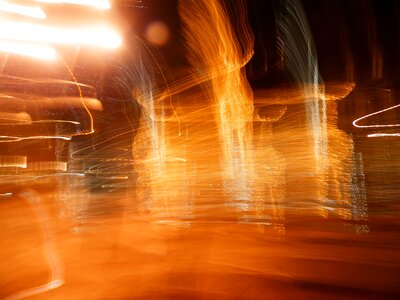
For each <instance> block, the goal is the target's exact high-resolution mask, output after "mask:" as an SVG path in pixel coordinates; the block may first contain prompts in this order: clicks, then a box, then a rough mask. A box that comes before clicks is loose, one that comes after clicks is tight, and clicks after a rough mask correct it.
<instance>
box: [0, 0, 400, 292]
mask: <svg viewBox="0 0 400 300" xmlns="http://www.w3.org/2000/svg"><path fill="white" fill-rule="evenodd" d="M116 2H117V1H115V3H116ZM113 3H114V2H113V1H83V0H71V1H67V0H60V1H58V0H54V1H53V0H37V1H26V2H24V1H21V2H19V1H15V3H14V1H0V10H1V11H2V12H3V13H5V15H4V16H5V17H4V16H3V15H0V25H2V24H3V25H4V26H1V28H0V51H2V52H3V53H2V56H1V57H0V58H1V60H0V63H1V64H0V71H1V74H0V228H1V230H0V242H1V247H0V257H2V258H3V259H2V260H1V262H0V298H5V299H25V298H26V299H109V298H110V299H294V298H298V299H386V298H394V299H395V298H396V296H398V295H399V294H400V286H399V284H398V283H399V278H400V277H399V275H398V274H399V272H400V256H399V249H400V239H399V232H400V231H399V221H398V212H399V205H398V203H397V202H398V201H397V197H398V195H399V178H400V172H399V169H398V163H399V160H400V155H399V154H400V149H399V143H398V141H397V138H398V135H399V133H398V132H397V131H396V130H397V129H398V127H399V124H400V123H399V120H398V116H397V114H396V109H397V108H398V107H399V105H398V104H396V99H397V97H398V95H397V94H396V91H395V90H393V91H392V90H391V89H386V88H381V87H379V86H378V87H373V88H365V87H360V85H359V83H357V84H356V83H355V81H353V80H350V79H351V78H347V80H337V81H333V80H332V81H326V82H324V81H323V80H322V76H321V74H320V72H319V68H318V59H317V56H316V50H315V47H314V44H313V39H312V37H311V30H310V29H309V28H308V25H307V18H306V14H305V13H304V11H303V9H302V7H301V4H300V2H298V1H297V0H288V1H287V3H288V7H286V8H285V9H286V10H282V11H280V14H279V13H278V14H277V15H278V18H277V22H278V23H277V31H278V42H279V47H280V48H279V51H280V52H279V54H280V55H281V57H280V61H279V64H281V65H282V66H281V67H282V68H286V69H285V70H286V72H287V73H285V75H288V77H290V78H291V81H290V80H288V81H283V83H282V84H276V85H266V86H269V87H263V88H251V86H250V79H249V78H248V77H247V70H246V66H247V65H248V64H249V63H250V61H251V59H252V57H253V55H254V49H255V46H254V39H255V36H254V35H253V33H252V32H251V29H250V25H249V22H248V21H249V20H248V19H247V14H246V12H247V7H246V2H245V1H239V0H238V1H234V2H232V3H234V4H235V5H232V6H229V5H227V6H226V5H223V4H222V3H223V2H221V1H217V0H198V1H189V0H181V1H178V5H177V8H176V12H177V17H179V22H180V23H179V26H180V31H181V33H182V38H183V40H184V41H183V44H184V49H185V51H186V52H185V55H186V60H187V61H186V62H185V66H179V67H177V66H168V65H167V64H166V63H165V62H164V61H163V59H162V58H160V54H159V52H158V51H157V50H156V48H155V47H164V46H165V47H166V46H167V45H168V43H170V42H171V41H172V40H173V38H174V31H173V28H172V27H168V26H167V25H166V23H163V22H162V21H157V20H156V19H154V20H152V21H151V23H150V24H149V25H148V26H147V27H146V29H145V30H144V31H145V33H144V35H143V37H142V36H139V35H134V34H132V36H129V33H127V34H126V36H124V38H123V37H122V36H120V35H119V34H117V33H116V31H115V32H114V31H112V30H111V29H110V28H114V27H113V26H114V25H110V26H109V27H108V26H107V27H103V25H101V26H100V25H96V24H104V23H102V22H98V20H95V21H93V20H91V19H90V18H88V19H86V18H83V19H84V21H82V20H81V19H82V16H86V15H85V13H79V10H80V9H85V10H87V12H90V13H91V14H92V13H93V14H94V15H95V16H96V18H98V19H102V17H99V16H98V15H97V14H104V15H101V16H105V17H104V18H107V17H106V14H108V13H109V12H110V10H111V11H112V8H111V4H113ZM285 3H286V2H285ZM57 5H59V6H57ZM64 5H65V6H64ZM57 7H58V10H57ZM65 7H67V8H68V9H71V11H75V12H76V19H77V22H76V24H74V25H73V26H72V25H71V22H65V23H64V21H65V20H64V18H65V16H64V17H60V20H57V22H53V21H54V18H53V17H54V16H53V15H52V13H56V15H57V14H59V15H60V16H61V15H62V12H63V9H64V8H65ZM40 8H43V11H42V10H41V9H40ZM40 12H43V13H44V14H45V16H47V13H48V12H51V14H50V13H49V16H50V15H51V20H49V21H47V19H46V18H45V17H43V15H42V14H40ZM16 15H18V16H16ZM27 18H28V19H27ZM35 18H37V19H39V21H38V20H35V21H32V19H35ZM96 18H94V19H96ZM110 19H111V18H110ZM31 22H34V23H35V25H34V26H33V25H32V23H31ZM72 23H74V22H72ZM117 25H118V24H117ZM117 25H115V26H116V27H115V28H118V26H117ZM151 25H153V26H156V27H155V28H154V27H153V29H151V27H150V26H151ZM121 27H123V26H121ZM87 28H90V30H89V29H88V30H86V29H87ZM144 28H145V27H144ZM103 29H104V30H103ZM121 32H122V31H121ZM81 47H82V48H81ZM102 48H107V49H108V50H107V51H106V52H100V51H99V49H102ZM117 48H118V49H117ZM159 49H161V48H159ZM102 51H104V50H102ZM160 51H161V50H160ZM160 53H161V52H160ZM82 57H83V58H84V59H82ZM38 58H40V59H43V58H45V60H37V59H38ZM49 58H52V60H46V59H49ZM82 60H83V61H84V62H83V63H82ZM375 60H377V61H379V59H378V58H376V59H375V58H374V61H375ZM91 64H92V65H96V67H98V68H100V69H102V68H103V69H102V71H104V70H106V71H104V72H103V73H101V76H99V77H100V78H101V80H102V83H103V85H100V84H98V82H96V81H93V83H90V84H86V83H81V82H80V79H82V78H83V79H85V80H88V79H87V77H86V76H87V73H90V72H89V71H90V70H91V69H90V67H89V66H91ZM107 64H109V65H110V66H111V67H110V66H109V68H108V69H107V68H106V67H104V66H105V65H107ZM82 66H83V67H82ZM80 68H83V69H84V71H86V73H85V72H82V69H80ZM85 68H86V69H85ZM169 68H171V69H172V70H171V69H169ZM376 68H378V69H379V65H378V64H377V65H376ZM87 70H89V71H87ZM79 72H81V73H79ZM374 72H375V73H376V74H375V73H374V74H375V75H374V76H380V75H379V73H380V72H379V70H375V69H374ZM169 73H174V74H173V75H174V76H170V74H169ZM90 75H93V74H90ZM172 77H173V79H171V78H172ZM349 77H350V76H349ZM99 80H100V79H99ZM92 84H93V86H92ZM113 89H114V90H113ZM111 90H112V93H114V94H115V95H117V96H115V95H114V94H112V93H111ZM107 92H110V93H111V94H112V97H111V96H109V95H108V94H107ZM107 95H108V96H109V98H107ZM110 99H111V100H110ZM371 99H379V102H377V103H374V105H371ZM107 101H108V102H107ZM110 103H111V104H110ZM121 103H122V104H121ZM135 113H137V114H135Z"/></svg>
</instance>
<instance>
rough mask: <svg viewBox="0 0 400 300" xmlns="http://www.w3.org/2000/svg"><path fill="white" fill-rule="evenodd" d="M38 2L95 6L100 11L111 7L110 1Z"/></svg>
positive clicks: (52, 0)
mask: <svg viewBox="0 0 400 300" xmlns="http://www.w3.org/2000/svg"><path fill="white" fill-rule="evenodd" d="M36 2H44V3H55V4H77V5H85V6H93V7H96V8H100V9H109V8H110V7H111V5H110V2H109V1H108V0H36Z"/></svg>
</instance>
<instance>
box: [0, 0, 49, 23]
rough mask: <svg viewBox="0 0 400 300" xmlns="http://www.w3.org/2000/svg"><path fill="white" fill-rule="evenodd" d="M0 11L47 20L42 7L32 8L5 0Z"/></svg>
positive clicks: (0, 3) (0, 4) (0, 5)
mask: <svg viewBox="0 0 400 300" xmlns="http://www.w3.org/2000/svg"><path fill="white" fill-rule="evenodd" d="M0 11H4V12H8V13H14V14H18V15H23V16H27V17H32V18H36V19H46V14H45V13H44V11H43V10H42V9H41V8H40V7H32V6H25V5H19V4H14V3H9V2H7V1H5V0H1V1H0Z"/></svg>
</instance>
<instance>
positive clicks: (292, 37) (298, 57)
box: [278, 0, 328, 170]
mask: <svg viewBox="0 0 400 300" xmlns="http://www.w3.org/2000/svg"><path fill="white" fill-rule="evenodd" d="M281 5H282V7H281V9H280V10H279V11H278V32H279V33H278V35H279V42H280V46H281V47H282V52H283V56H284V63H285V67H286V68H287V69H288V71H289V73H290V74H291V76H292V77H293V78H294V79H295V80H296V83H297V84H298V86H299V88H300V90H301V92H302V94H303V96H304V99H305V106H306V115H307V124H308V127H309V130H310V131H311V133H312V140H313V141H312V143H313V145H314V146H313V148H314V156H315V159H316V164H317V170H320V169H321V168H320V167H322V169H323V166H324V165H325V164H326V160H327V156H328V138H327V125H326V122H327V121H326V102H325V91H324V83H323V81H322V79H321V77H320V75H319V72H318V61H317V55H316V51H315V48H314V42H313V39H312V35H311V30H310V28H309V27H308V23H307V18H306V15H305V13H304V11H303V8H302V6H301V4H300V3H299V2H298V1H297V0H285V1H282V3H281Z"/></svg>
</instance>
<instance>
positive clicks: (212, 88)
mask: <svg viewBox="0 0 400 300" xmlns="http://www.w3.org/2000/svg"><path fill="white" fill-rule="evenodd" d="M245 11H246V9H245V3H244V2H242V1H238V2H237V3H235V10H234V11H233V13H232V14H233V18H234V20H235V22H236V23H237V24H236V25H237V27H238V28H240V31H239V32H235V31H234V28H233V25H232V24H231V23H230V20H229V15H228V11H227V8H226V7H225V8H224V7H223V5H222V4H221V3H220V2H219V1H198V2H193V1H180V16H181V19H182V22H183V23H184V29H183V33H184V35H185V38H186V46H187V48H188V59H189V61H190V62H191V64H192V65H193V68H194V69H195V71H198V72H200V74H201V73H205V74H210V79H209V81H208V82H207V88H208V89H209V94H210V98H211V100H212V101H214V103H215V104H216V106H215V107H216V111H215V115H216V122H217V125H218V128H219V136H220V139H221V147H222V153H223V157H222V161H221V163H222V168H223V170H224V173H225V174H224V177H225V182H224V185H225V189H226V192H227V193H232V194H234V195H235V196H234V198H235V200H237V201H236V203H235V204H234V205H235V206H237V207H239V208H240V207H242V208H243V209H244V210H246V207H247V206H248V204H247V203H246V202H247V201H248V200H249V199H250V197H251V196H250V183H249V176H251V175H250V174H251V173H252V172H253V170H252V168H253V162H252V160H253V153H252V120H253V100H252V92H251V89H250V87H249V85H248V82H247V80H246V77H245V75H244V70H243V67H244V66H245V64H246V63H247V61H248V60H249V59H250V58H251V56H252V53H253V38H252V35H251V32H250V30H249V26H248V24H247V20H246V15H245ZM210 20H213V22H210ZM200 70H201V71H200Z"/></svg>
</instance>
